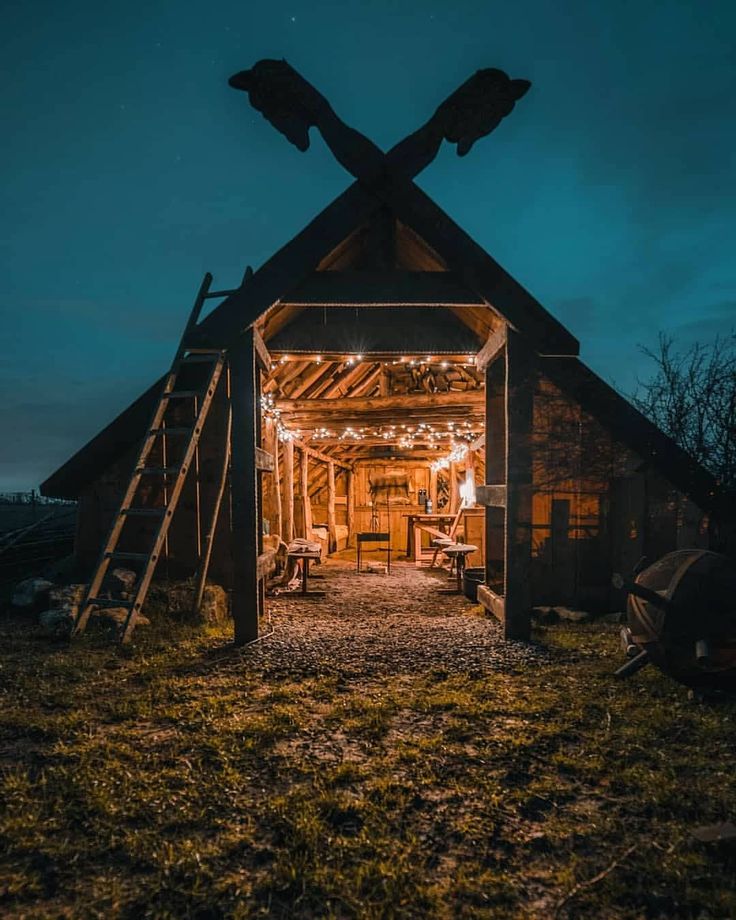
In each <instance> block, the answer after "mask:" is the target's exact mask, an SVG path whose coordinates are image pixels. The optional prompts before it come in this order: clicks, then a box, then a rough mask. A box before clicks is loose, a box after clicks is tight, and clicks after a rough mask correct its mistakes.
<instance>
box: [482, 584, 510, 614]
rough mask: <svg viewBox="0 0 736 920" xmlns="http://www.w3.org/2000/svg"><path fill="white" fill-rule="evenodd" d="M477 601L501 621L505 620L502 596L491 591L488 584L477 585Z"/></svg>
mask: <svg viewBox="0 0 736 920" xmlns="http://www.w3.org/2000/svg"><path fill="white" fill-rule="evenodd" d="M478 603H479V604H481V605H482V606H483V607H485V609H486V610H488V611H489V612H490V613H492V614H493V615H494V617H496V619H497V620H499V621H500V622H501V623H505V621H506V611H505V606H506V605H505V603H504V598H503V597H501V595H500V594H496V592H495V591H492V590H491V589H490V588H489V587H488V585H478Z"/></svg>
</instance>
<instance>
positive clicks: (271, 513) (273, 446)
mask: <svg viewBox="0 0 736 920" xmlns="http://www.w3.org/2000/svg"><path fill="white" fill-rule="evenodd" d="M263 427H264V433H265V445H266V449H267V451H268V452H269V453H270V454H271V456H272V457H273V476H269V477H268V478H267V479H266V482H265V483H264V509H268V518H269V522H270V525H271V533H273V534H278V535H279V536H281V527H282V521H281V487H280V478H281V477H280V473H279V440H278V433H277V431H276V420H275V419H273V418H267V419H265V422H264V426H263Z"/></svg>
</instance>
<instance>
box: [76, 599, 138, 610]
mask: <svg viewBox="0 0 736 920" xmlns="http://www.w3.org/2000/svg"><path fill="white" fill-rule="evenodd" d="M87 604H89V605H91V606H93V607H127V608H128V609H130V608H131V607H132V606H133V604H134V601H121V600H116V599H115V598H114V597H88V598H87ZM85 606H86V605H85Z"/></svg>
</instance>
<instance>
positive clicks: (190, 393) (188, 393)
mask: <svg viewBox="0 0 736 920" xmlns="http://www.w3.org/2000/svg"><path fill="white" fill-rule="evenodd" d="M201 395H202V391H201V390H171V391H170V392H169V393H164V394H162V396H161V399H194V398H195V397H197V396H201Z"/></svg>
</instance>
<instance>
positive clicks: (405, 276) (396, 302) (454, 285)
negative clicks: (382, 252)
mask: <svg viewBox="0 0 736 920" xmlns="http://www.w3.org/2000/svg"><path fill="white" fill-rule="evenodd" d="M281 302H282V303H284V304H288V305H289V306H303V307H307V306H343V307H371V306H372V307H376V306H392V307H397V306H431V305H436V306H443V307H444V306H451V305H452V306H459V307H464V306H487V304H486V302H485V300H483V298H482V297H479V296H478V295H477V294H475V293H474V292H473V291H471V290H470V289H469V288H468V287H466V286H465V285H464V284H463V283H462V282H460V280H459V279H458V277H457V275H455V274H453V272H421V271H419V272H413V271H404V270H399V269H391V270H388V271H372V270H371V271H329V272H313V273H312V274H311V275H309V276H308V277H307V278H306V279H305V280H304V281H302V282H301V283H300V284H299V285H298V286H297V287H296V288H293V289H292V290H291V291H289V292H288V293H286V294H285V295H284V296H283V297H282V298H281Z"/></svg>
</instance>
